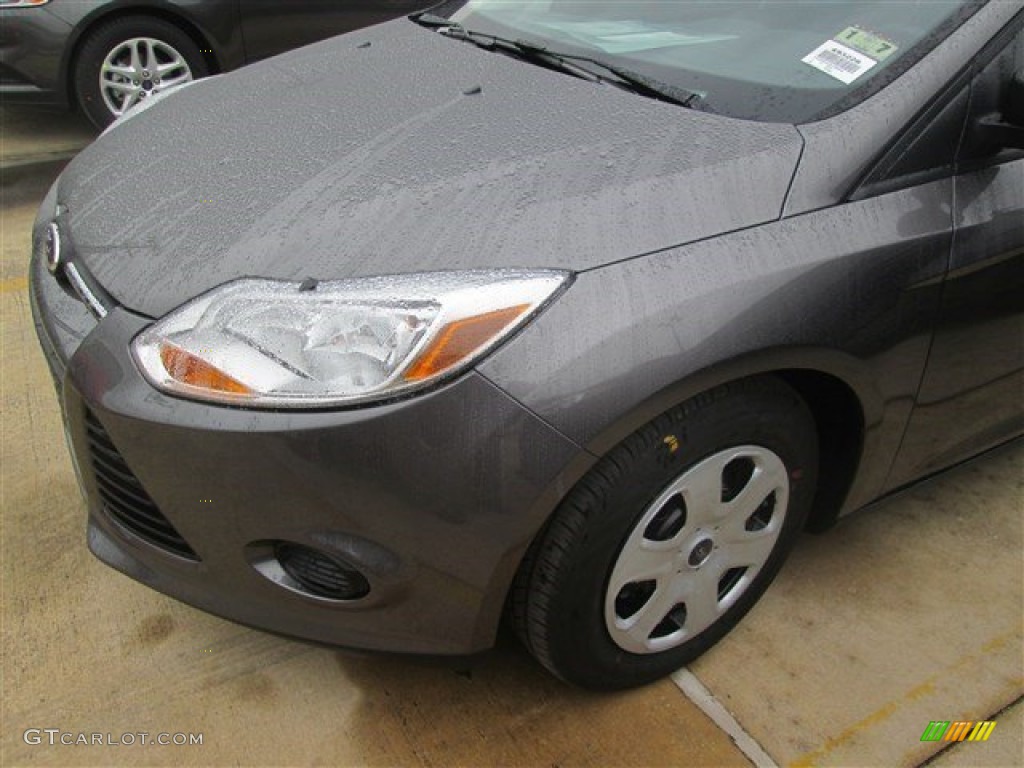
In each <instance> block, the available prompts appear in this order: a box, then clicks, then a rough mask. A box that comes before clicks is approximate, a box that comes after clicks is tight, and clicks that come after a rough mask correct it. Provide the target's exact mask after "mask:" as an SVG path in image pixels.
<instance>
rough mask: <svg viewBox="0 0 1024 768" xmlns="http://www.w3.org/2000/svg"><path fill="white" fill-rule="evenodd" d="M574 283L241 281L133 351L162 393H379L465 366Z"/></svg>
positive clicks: (314, 398)
mask: <svg viewBox="0 0 1024 768" xmlns="http://www.w3.org/2000/svg"><path fill="white" fill-rule="evenodd" d="M568 278H569V275H568V274H567V273H565V272H555V271H547V270H536V271H518V270H500V271H467V272H438V273H430V274H420V275H398V276H393V277H375V278H362V279H353V280H339V281H332V282H322V283H318V284H314V282H313V281H308V282H307V283H304V284H301V285H300V284H298V283H288V282H280V281H274V280H255V279H245V280H238V281H235V282H232V283H228V284H227V285H224V286H222V287H220V288H217V289H215V290H213V291H211V292H210V293H207V294H205V295H203V296H200V297H199V298H197V299H195V300H193V301H191V302H189V303H188V304H185V305H184V306H182V307H180V308H179V309H176V310H174V311H173V312H171V313H170V314H168V315H167V316H166V317H164V318H163V319H162V320H159V321H158V322H156V323H155V324H154V325H152V326H150V327H149V328H148V329H147V330H145V331H143V332H142V333H141V334H139V336H137V337H136V338H135V340H134V341H133V342H132V352H133V354H134V356H135V359H136V361H137V362H138V364H139V367H140V368H141V370H142V372H143V374H144V375H145V376H146V378H147V379H148V380H149V381H150V382H151V383H152V384H154V385H155V386H156V387H157V388H159V389H161V390H163V391H165V392H169V393H172V394H177V395H182V396H185V397H189V398H193V399H199V400H211V401H214V402H221V403H230V404H235V405H245V406H249V407H273V408H281V407H287V408H301V407H324V406H332V405H343V404H350V403H357V402H365V401H370V400H380V399H384V398H388V397H392V396H394V395H397V394H401V393H404V392H407V391H411V390H414V389H418V388H421V387H424V386H428V385H430V384H433V383H436V382H437V381H440V380H442V379H444V378H447V377H449V376H452V375H454V374H456V373H458V372H459V371H462V370H464V369H465V368H466V367H467V366H468V365H470V364H471V363H472V362H474V361H475V360H477V359H479V358H480V357H481V356H483V355H485V354H486V353H487V352H488V351H490V350H491V349H493V348H494V346H495V345H496V344H498V343H499V342H501V341H502V340H503V339H505V338H507V337H508V335H509V334H511V333H512V332H513V331H514V330H515V329H516V328H518V327H520V326H521V325H522V324H523V323H525V322H526V321H527V320H528V319H529V318H530V317H531V316H533V315H534V314H535V313H536V312H537V311H538V310H539V309H540V308H541V307H542V306H543V305H544V304H545V303H546V302H547V301H548V300H550V299H551V298H552V297H553V296H554V294H555V293H556V292H557V291H558V290H559V289H560V288H561V287H562V286H564V285H565V284H566V282H567V281H568Z"/></svg>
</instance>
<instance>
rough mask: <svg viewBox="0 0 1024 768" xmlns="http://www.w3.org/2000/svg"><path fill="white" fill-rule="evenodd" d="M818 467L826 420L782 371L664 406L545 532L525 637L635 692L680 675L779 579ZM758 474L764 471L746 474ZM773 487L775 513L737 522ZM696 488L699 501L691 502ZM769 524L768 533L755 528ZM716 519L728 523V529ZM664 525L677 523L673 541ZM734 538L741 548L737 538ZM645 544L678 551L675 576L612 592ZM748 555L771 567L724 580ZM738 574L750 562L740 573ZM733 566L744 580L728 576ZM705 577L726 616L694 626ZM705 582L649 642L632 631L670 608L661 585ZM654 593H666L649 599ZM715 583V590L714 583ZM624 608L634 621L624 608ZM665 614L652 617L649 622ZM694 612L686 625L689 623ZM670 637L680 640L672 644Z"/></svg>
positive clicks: (522, 580) (523, 576) (517, 588)
mask: <svg viewBox="0 0 1024 768" xmlns="http://www.w3.org/2000/svg"><path fill="white" fill-rule="evenodd" d="M817 466H818V441H817V434H816V430H815V424H814V419H813V417H812V415H811V413H810V411H809V410H808V408H807V406H806V404H805V403H804V402H803V400H802V399H801V398H800V396H799V395H798V394H797V393H796V392H795V391H794V390H792V389H791V388H790V387H788V386H787V385H786V384H785V383H783V382H782V381H781V380H778V379H775V378H773V377H763V378H752V379H746V380H742V381H738V382H734V383H732V384H729V385H726V386H722V387H719V388H717V389H714V390H712V391H709V392H706V393H704V394H702V395H699V396H697V397H695V398H693V399H692V400H689V401H687V402H686V403H684V404H682V405H680V406H678V407H676V408H673V409H672V410H670V411H668V412H666V413H664V414H662V415H661V416H659V417H658V418H656V419H654V420H653V421H651V422H650V423H649V424H647V425H646V426H644V427H642V428H641V429H640V430H638V431H637V432H635V433H633V434H632V435H631V436H629V437H628V438H626V439H625V440H624V441H623V442H622V443H620V444H619V445H618V446H617V447H616V448H614V449H613V450H612V451H611V452H610V453H609V454H607V455H606V456H605V457H604V458H603V459H602V460H601V461H600V462H599V463H598V464H597V465H596V466H595V467H594V468H593V469H592V470H591V471H590V472H589V473H588V474H587V475H586V476H584V478H583V479H582V480H581V481H580V482H579V483H578V484H577V485H576V486H575V487H574V488H573V490H572V491H571V492H570V493H569V495H568V496H567V497H566V498H565V500H564V501H563V502H562V504H561V505H560V506H559V508H558V510H557V511H556V513H555V514H554V515H553V516H552V518H551V519H550V520H549V522H548V524H547V525H546V527H545V528H544V529H543V530H542V532H541V533H540V534H539V535H538V536H537V537H536V539H535V540H534V542H533V544H532V545H531V547H530V549H529V551H528V553H527V555H526V558H525V559H524V562H523V564H522V566H521V567H520V569H519V572H518V574H517V576H516V580H515V583H514V584H513V589H512V593H511V598H510V608H511V615H512V620H513V623H514V625H515V628H516V631H517V633H518V634H519V636H520V638H521V639H522V640H523V641H524V642H525V644H526V646H527V647H528V648H529V650H530V651H531V652H532V653H533V655H534V656H536V657H537V659H538V660H539V661H540V662H541V663H542V664H543V665H544V666H545V667H547V668H548V669H549V670H550V671H552V672H553V673H554V674H556V675H557V676H559V677H561V678H562V679H564V680H566V681H568V682H571V683H575V684H577V685H580V686H583V687H586V688H592V689H599V690H612V689H618V688H627V687H632V686H637V685H644V684H646V683H649V682H653V681H654V680H657V679H659V678H661V677H664V676H665V675H667V674H670V673H671V672H673V671H674V670H676V669H677V668H679V667H680V666H682V665H684V664H686V663H687V662H689V661H691V660H693V659H694V658H696V657H697V656H699V655H700V654H701V653H703V652H704V651H706V650H707V649H708V648H710V647H711V646H712V645H713V644H714V643H715V642H717V641H718V640H719V639H721V638H722V637H723V636H724V635H725V634H726V633H727V632H728V631H729V630H730V629H731V628H732V627H733V626H734V625H735V624H736V623H737V622H738V621H739V620H740V619H741V618H742V617H743V616H744V614H746V612H747V611H748V610H750V608H751V607H752V606H753V605H754V603H755V602H756V601H757V599H758V598H759V597H760V596H761V594H762V593H763V592H764V590H765V589H766V588H767V587H768V585H769V584H770V583H771V581H772V579H773V578H774V577H775V575H776V573H777V572H778V570H779V568H780V567H781V565H782V562H783V560H784V559H785V557H786V555H787V554H788V552H789V550H790V548H791V547H792V545H793V543H794V541H795V539H796V537H797V535H798V534H799V532H800V530H801V529H802V527H803V524H804V521H805V520H806V517H807V514H808V511H809V510H810V507H811V503H812V500H813V495H814V486H815V482H816V478H817ZM751 467H753V469H751ZM762 467H764V472H762V471H761V468H762ZM748 469H750V471H751V474H750V475H749V476H746V477H745V475H746V472H747V470H748ZM755 471H756V473H757V474H756V475H755V474H754V472H755ZM772 472H774V473H775V474H774V475H773V474H771V473H772ZM712 473H714V474H712ZM755 476H756V477H757V482H756V483H754V482H753V478H754V477H755ZM708 478H710V479H711V480H712V481H714V482H715V483H717V484H718V487H719V488H720V489H721V494H722V495H721V498H719V499H718V502H714V501H712V502H709V503H708V504H706V505H703V506H705V507H706V509H704V510H702V509H699V508H697V507H699V506H701V505H699V504H696V499H697V498H698V497H700V496H701V495H700V494H699V493H697V490H696V489H698V488H699V487H702V486H701V483H705V484H706V487H708V488H709V487H710V485H708V484H707V481H708ZM744 478H745V479H744ZM772 478H775V479H774V480H773V479H772ZM679 482H682V483H683V485H682V486H679V485H678V483H679ZM687 483H690V484H691V485H692V486H693V487H692V488H691V487H690V486H688V485H686V484H687ZM772 483H777V485H778V491H774V490H773V491H771V493H770V494H768V496H767V497H766V501H765V502H763V503H762V504H761V505H760V506H757V509H758V510H759V511H758V512H757V514H758V515H761V517H762V518H764V519H765V520H767V522H764V520H762V519H761V518H758V520H757V521H755V522H754V523H751V520H754V515H753V514H752V515H751V516H750V519H746V520H745V522H743V524H742V530H740V529H739V528H737V527H736V526H737V524H738V523H736V522H734V523H733V524H729V523H727V522H725V521H728V520H729V519H731V518H730V515H732V517H735V518H736V520H737V521H739V520H740V518H742V517H743V516H744V514H745V513H741V512H740V510H742V509H744V508H745V507H750V508H753V506H754V505H756V498H757V497H758V494H760V493H762V492H764V490H765V489H766V488H768V487H774V486H772V485H771V484H772ZM730 484H731V486H733V487H728V486H730ZM787 484H788V487H787V488H785V489H784V490H783V487H784V486H786V485H787ZM748 487H749V491H748ZM676 491H678V493H676V495H675V496H673V495H672V494H673V493H674V492H676ZM691 492H692V493H691ZM716 493H717V492H716ZM727 494H728V495H727ZM677 497H678V498H677ZM684 497H685V498H687V499H689V501H688V502H686V501H684V502H682V503H681V502H680V499H684ZM703 497H704V498H710V495H708V494H705V495H704V496H703ZM769 497H770V498H769ZM787 497H788V499H787ZM725 499H730V500H732V501H735V504H733V503H732V501H730V502H728V503H729V504H730V505H731V506H728V507H727V506H726V502H724V501H723V500H725ZM752 500H754V501H752ZM658 504H661V505H662V506H660V507H659V506H658ZM691 507H693V508H691ZM680 508H682V511H681V512H680ZM666 510H668V512H666ZM728 510H733V511H735V512H736V514H735V515H734V514H733V512H730V511H728ZM723 511H724V512H723ZM705 513H708V514H710V518H705V517H704V514H705ZM711 513H713V514H711ZM719 514H725V517H722V518H719V517H717V516H718V515H719ZM680 521H682V522H680ZM762 522H764V525H765V526H766V527H764V528H763V529H758V528H751V527H750V526H751V525H754V526H757V525H761V524H762ZM641 523H643V524H644V525H643V527H641V525H640V524H641ZM716 525H720V526H724V527H723V529H722V530H721V531H719V530H718V528H716ZM652 526H654V527H658V531H661V530H662V529H664V530H663V533H664V537H662V536H660V535H659V533H658V532H655V529H654V528H652ZM659 526H660V527H659ZM768 531H771V533H770V536H769V534H768V533H767V532H768ZM748 532H749V538H750V539H751V540H753V539H754V538H755V537H758V539H759V540H758V541H757V542H756V543H755V547H759V548H760V549H759V550H754V549H750V550H746V549H743V550H741V549H739V548H740V547H744V546H748V545H749V541H748V537H747V533H748ZM762 536H764V537H765V538H764V539H761V538H760V537H762ZM727 537H732V538H735V539H736V540H737V541H738V542H739V543H735V544H731V543H729V542H727V541H726V538H727ZM769 538H771V539H773V540H772V541H769V540H768V539H769ZM641 539H642V540H643V541H642V547H643V548H644V549H642V556H643V557H646V556H647V555H648V554H649V550H648V549H646V547H648V546H659V547H661V546H663V547H665V549H664V550H661V549H659V550H657V553H656V556H657V557H658V558H663V559H664V558H669V559H670V561H671V562H670V565H669V566H668V567H669V572H667V573H665V574H664V575H663V576H659V577H658V579H657V580H656V587H654V588H652V587H651V586H650V585H649V584H648V580H640V581H638V582H635V583H634V582H629V583H627V584H625V586H623V587H622V589H621V591H616V592H612V589H616V590H617V589H618V582H616V583H614V584H613V582H612V577H613V576H616V578H620V580H621V573H625V572H626V571H628V567H632V566H633V565H634V562H633V559H632V558H633V553H634V547H636V546H637V542H638V541H640V540H641ZM648 539H651V540H648ZM654 539H657V540H658V541H657V542H653V540H654ZM662 539H663V540H664V543H662ZM734 550H735V551H739V552H743V553H747V552H752V551H759V552H762V553H763V554H760V555H758V557H759V558H761V559H760V560H759V561H758V564H757V565H752V566H750V567H748V568H744V569H738V568H729V569H728V574H726V573H723V574H722V580H719V579H718V577H717V576H716V573H717V572H718V571H716V570H715V569H719V570H721V569H723V568H724V566H723V565H722V564H723V563H726V562H729V560H728V559H726V558H727V557H731V558H733V559H735V556H736V555H735V551H734ZM669 552H671V553H674V554H668V553H669ZM746 556H747V555H746V554H741V555H740V557H746ZM704 558H706V559H704ZM702 559H703V562H702ZM659 562H661V561H660V560H659ZM695 563H696V564H697V565H696V567H694V564H695ZM620 564H625V566H628V567H627V568H626V571H621V572H620V571H617V570H616V569H617V568H619V567H620ZM659 567H661V566H659ZM702 569H703V570H702ZM735 571H741V572H740V574H739V577H738V578H739V580H738V581H737V580H736V578H737V577H736V574H735V573H734V572H735ZM695 574H700V576H699V577H698V576H697V575H695ZM726 575H729V578H730V579H733V581H732V582H729V581H728V580H725V576H726ZM626 581H627V582H628V581H629V580H628V578H627V579H626ZM730 583H731V584H732V586H730ZM638 584H640V585H641V586H639V587H638V586H637V585H638ZM700 584H710V585H715V584H717V592H716V593H715V597H714V598H713V600H714V602H712V603H711V605H713V606H714V607H715V612H714V613H712V614H709V615H713V616H717V618H715V619H714V620H713V621H711V623H710V624H709V625H708V626H706V627H704V628H702V629H700V630H699V631H697V632H694V633H690V632H688V630H687V629H686V626H687V623H688V622H689V621H690V617H689V615H688V614H687V612H688V610H689V607H688V606H689V605H693V606H694V610H693V613H692V616H693V617H697V616H699V612H698V611H697V607H698V606H699V605H701V603H700V602H699V593H700V592H701V591H700V590H699V585H700ZM723 584H724V585H725V587H726V589H725V592H724V595H725V597H724V598H723V597H722V595H723ZM692 585H696V586H693V589H694V591H693V595H694V597H693V602H692V603H691V602H690V598H689V597H687V598H686V599H685V600H682V599H680V601H679V603H680V605H682V608H681V609H680V608H678V607H673V608H672V610H671V611H668V612H667V613H666V614H665V619H664V623H662V622H659V623H658V625H657V626H658V630H657V631H654V632H652V634H651V636H650V638H649V639H648V640H643V637H646V629H645V630H642V631H641V630H640V629H639V626H640V623H639V622H637V623H636V624H635V626H634V628H632V629H630V630H625V629H623V628H622V627H623V626H626V625H628V624H629V623H630V622H632V621H634V617H635V616H636V615H642V613H643V611H644V609H646V608H647V607H648V606H653V607H652V608H651V611H650V613H651V616H656V615H657V614H658V613H659V611H660V610H661V608H658V606H657V605H656V604H655V603H656V600H655V597H656V596H657V597H658V600H660V603H661V605H662V608H663V607H664V605H665V595H667V594H669V593H668V592H664V593H663V592H661V590H662V589H663V587H664V589H666V590H667V589H669V587H670V586H671V587H672V589H676V588H687V589H689V588H691V586H692ZM651 589H654V592H652V593H651V594H649V595H647V597H646V598H645V596H644V593H645V592H649V591H650V590H651ZM638 590H639V593H640V594H639V595H637V594H636V593H637V591H638ZM709 591H714V587H713V586H712V587H711V588H710V589H709V590H704V592H709ZM673 594H675V593H673ZM624 598H625V599H624ZM645 600H646V602H645ZM620 601H621V602H620ZM669 602H671V603H672V605H673V606H675V603H676V599H675V597H671V596H670V598H669ZM630 603H633V604H639V605H640V608H639V609H638V612H639V613H637V614H631V613H630V611H632V607H631V605H630ZM705 605H707V604H706V603H705ZM623 606H625V608H623ZM719 610H721V611H722V612H721V613H720V614H718V613H717V611H719ZM620 611H622V612H623V613H624V615H625V619H623V618H621V617H620V616H619V615H618V614H619V612H620ZM673 611H674V613H673ZM705 613H707V612H706V611H705ZM651 616H648V617H646V620H647V622H648V624H649V623H650V621H651ZM671 617H675V618H671ZM680 617H682V619H681V621H682V624H681V625H680V624H679V623H678V622H677V621H676V620H677V619H679V618H680ZM670 619H671V620H670ZM693 621H694V622H696V619H693ZM698 626H699V625H698ZM630 632H632V633H633V634H636V633H639V636H640V637H641V642H646V643H648V644H649V645H652V646H653V647H651V648H649V647H643V648H639V647H633V646H632V645H631V644H634V645H635V643H636V642H637V640H636V638H634V637H631V635H630ZM613 633H614V634H615V636H616V638H617V640H616V639H613V636H612V635H613ZM659 633H660V635H659ZM666 638H667V640H666ZM659 644H661V645H665V646H667V647H665V649H664V650H661V649H660V648H659ZM624 645H625V646H628V647H630V648H631V650H627V649H626V648H624V647H623V646H624Z"/></svg>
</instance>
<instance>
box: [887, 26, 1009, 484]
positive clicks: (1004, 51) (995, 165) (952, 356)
mask: <svg viewBox="0 0 1024 768" xmlns="http://www.w3.org/2000/svg"><path fill="white" fill-rule="evenodd" d="M1020 23H1021V20H1020V19H1018V20H1017V22H1016V27H1017V30H1016V32H1015V33H1012V31H1011V32H1008V33H1007V34H1013V35H1014V36H1013V37H1012V38H1011V39H1010V40H1009V41H1008V42H1007V41H1006V36H1007V35H1004V36H1003V38H1002V39H1001V40H997V42H996V44H995V45H994V46H993V48H994V49H995V50H996V52H997V53H996V55H995V56H994V58H992V59H991V60H990V61H988V63H987V64H983V65H982V69H981V71H980V72H979V73H978V74H977V75H976V76H975V77H974V79H973V81H972V85H971V99H970V107H969V117H968V122H967V128H966V130H965V133H964V138H963V141H962V144H961V148H960V151H959V155H958V158H957V175H956V177H955V179H954V202H953V221H954V226H955V228H956V229H955V236H954V240H953V248H952V253H951V258H950V271H949V274H948V276H947V278H946V281H945V285H944V286H943V295H942V308H941V314H940V319H939V323H938V325H937V328H936V332H935V337H934V341H933V344H932V349H931V353H930V355H929V358H928V363H927V366H926V368H925V374H924V377H923V379H922V382H921V387H920V391H919V394H918V402H917V407H916V408H915V410H914V413H913V415H912V417H911V420H910V425H909V427H908V429H907V433H906V435H905V438H904V441H903V445H902V447H901V450H900V454H899V456H898V458H897V461H896V463H895V465H894V468H893V472H892V474H891V475H890V481H889V483H888V485H889V487H897V486H899V485H901V484H903V483H905V482H908V481H910V480H912V479H914V478H915V477H916V476H918V475H921V474H924V473H928V472H931V471H935V470H938V469H940V468H942V467H943V466H946V465H949V464H952V463H954V462H956V461H959V460H961V459H964V458H966V457H968V456H970V455H971V454H973V453H975V452H977V451H981V450H984V449H986V448H989V447H991V446H993V445H996V444H998V443H1000V442H1002V441H1005V440H1007V439H1009V438H1011V437H1013V436H1015V435H1019V434H1021V433H1022V432H1024V150H1021V149H1007V148H1002V149H1001V148H1000V147H999V146H998V144H995V143H993V142H992V141H991V140H990V139H988V138H986V136H985V135H984V133H983V132H982V131H980V130H979V129H978V128H977V123H976V121H978V120H979V119H982V118H985V117H990V118H993V119H996V120H1000V121H1001V122H1012V123H1014V124H1017V125H1020V126H1024V115H1022V114H1021V112H1022V111H1024V109H1021V104H1020V101H1019V99H1020V97H1021V96H1022V95H1024V94H1021V93H1020V92H1019V91H1018V93H1017V95H1016V97H1015V98H1016V99H1017V100H1018V101H1017V102H1016V106H1017V110H1018V111H1017V113H1016V114H1014V112H1015V110H1014V106H1013V103H1012V101H1011V96H1010V93H1011V88H1012V87H1013V85H1012V83H1013V78H1014V75H1015V73H1020V72H1021V70H1022V69H1024V55H1022V49H1024V32H1021V30H1020ZM986 58H987V57H982V59H981V60H982V61H983V62H984V61H985V60H986Z"/></svg>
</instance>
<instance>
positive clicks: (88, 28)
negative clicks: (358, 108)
mask: <svg viewBox="0 0 1024 768" xmlns="http://www.w3.org/2000/svg"><path fill="white" fill-rule="evenodd" d="M428 5H431V3H430V2H429V0H285V1H284V2H282V1H281V0H0V101H2V102H3V103H5V104H21V103H25V104H43V105H50V106H60V107H65V108H68V107H74V108H77V109H80V110H82V111H83V112H84V113H85V114H86V115H87V116H88V118H89V119H90V120H91V121H92V122H93V123H94V124H95V125H96V126H98V127H100V128H103V127H105V126H107V125H109V124H110V123H112V122H113V121H114V120H115V119H116V118H117V117H119V116H120V115H122V114H123V113H124V112H125V111H127V110H128V109H131V107H132V106H134V105H135V104H137V103H139V102H140V101H145V100H146V99H148V98H150V97H152V96H154V95H156V94H158V93H161V92H162V91H165V90H167V89H168V88H173V87H174V86H176V85H181V84H182V83H187V82H190V81H192V80H194V79H196V78H200V77H206V76H207V75H211V74H216V73H219V72H226V71H228V70H231V69H235V68H236V67H240V66H242V65H243V64H246V63H249V62H253V61H258V60H259V59H263V58H266V57H268V56H273V55H274V54H276V53H281V52H282V51H286V50H288V49H290V48H297V47H299V46H301V45H306V44H308V43H313V42H316V41H317V40H323V39H324V38H326V37H330V36H331V35H339V34H341V33H343V32H349V31H351V30H353V29H358V28H359V27H364V26H367V25H369V24H376V23H378V22H381V21H386V20H387V19H392V18H394V17H396V16H400V15H402V14H406V13H412V12H413V11H417V10H421V9H423V8H425V7H426V6H428Z"/></svg>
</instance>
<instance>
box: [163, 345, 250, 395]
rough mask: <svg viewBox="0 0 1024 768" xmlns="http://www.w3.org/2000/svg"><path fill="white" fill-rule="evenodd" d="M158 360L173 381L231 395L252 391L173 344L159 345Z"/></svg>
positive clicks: (246, 393)
mask: <svg viewBox="0 0 1024 768" xmlns="http://www.w3.org/2000/svg"><path fill="white" fill-rule="evenodd" d="M160 361H161V362H162V363H163V364H164V370H166V371H167V374H168V375H169V376H170V377H171V378H172V379H174V380H175V381H178V382H181V383H182V384H188V385H189V386H192V387H199V388H200V389H206V390H214V391H216V392H229V393H231V394H233V395H251V394H253V391H252V390H251V389H250V388H249V387H247V386H245V384H243V383H242V382H240V381H238V379H235V378H233V377H231V376H228V375H227V374H226V373H224V371H222V370H220V369H219V368H217V367H216V366H213V365H210V364H209V363H208V362H206V361H205V360H203V359H201V358H199V357H196V356H195V355H193V354H192V353H191V352H188V351H186V350H184V349H182V348H181V347H177V346H175V345H174V344H168V343H166V342H164V343H163V344H161V345H160Z"/></svg>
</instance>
